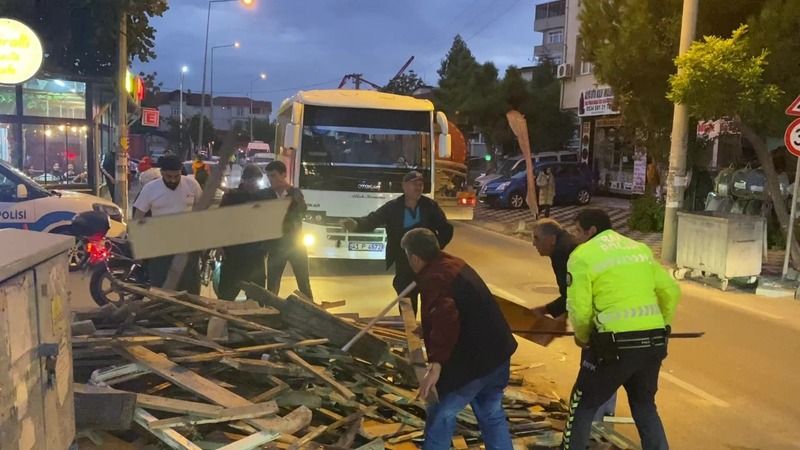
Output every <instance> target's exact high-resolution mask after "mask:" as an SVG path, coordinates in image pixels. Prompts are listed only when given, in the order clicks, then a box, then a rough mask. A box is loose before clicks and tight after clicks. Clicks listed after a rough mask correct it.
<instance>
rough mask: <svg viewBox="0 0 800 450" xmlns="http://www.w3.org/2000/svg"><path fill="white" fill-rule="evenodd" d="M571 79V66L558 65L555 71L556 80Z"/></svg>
mask: <svg viewBox="0 0 800 450" xmlns="http://www.w3.org/2000/svg"><path fill="white" fill-rule="evenodd" d="M571 77H572V64H559V65H558V69H556V78H558V79H559V80H561V79H563V78H571Z"/></svg>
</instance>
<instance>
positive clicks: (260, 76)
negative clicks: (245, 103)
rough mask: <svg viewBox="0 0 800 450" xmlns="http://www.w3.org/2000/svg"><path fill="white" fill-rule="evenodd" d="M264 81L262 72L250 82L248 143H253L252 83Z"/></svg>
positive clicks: (265, 77)
mask: <svg viewBox="0 0 800 450" xmlns="http://www.w3.org/2000/svg"><path fill="white" fill-rule="evenodd" d="M266 79H267V74H265V73H264V72H261V73H260V74H259V75H258V78H254V79H252V80H250V95H249V97H250V142H253V83H255V82H256V81H258V80H266Z"/></svg>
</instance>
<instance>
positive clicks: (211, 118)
mask: <svg viewBox="0 0 800 450" xmlns="http://www.w3.org/2000/svg"><path fill="white" fill-rule="evenodd" d="M228 47H234V48H239V42H238V41H237V42H234V43H233V44H226V45H217V46H215V47H211V87H210V89H209V91H210V92H209V94H208V96H209V101H210V103H211V114H210V119H209V120H210V121H211V129H212V130H213V129H214V50H216V49H218V48H228ZM200 128H201V129H202V128H203V124H202V123H201V124H200ZM212 152H213V149H212V148H211V147H209V148H208V157H209V158H211V154H212Z"/></svg>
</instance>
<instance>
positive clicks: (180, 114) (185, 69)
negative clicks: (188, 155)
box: [178, 66, 189, 156]
mask: <svg viewBox="0 0 800 450" xmlns="http://www.w3.org/2000/svg"><path fill="white" fill-rule="evenodd" d="M188 71H189V67H188V66H182V67H181V86H180V89H181V93H180V102H179V104H178V111H179V112H178V118H179V122H178V129H179V130H180V137H179V142H178V149H180V153H181V156H183V76H184V75H186V72H188Z"/></svg>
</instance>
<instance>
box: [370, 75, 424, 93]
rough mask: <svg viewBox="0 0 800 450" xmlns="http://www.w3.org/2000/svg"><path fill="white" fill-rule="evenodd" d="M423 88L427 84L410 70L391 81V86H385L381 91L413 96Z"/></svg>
mask: <svg viewBox="0 0 800 450" xmlns="http://www.w3.org/2000/svg"><path fill="white" fill-rule="evenodd" d="M423 86H425V82H424V81H422V78H420V77H419V75H417V73H416V72H414V71H413V70H409V71H408V72H405V73H402V74H400V76H398V77H396V78H394V79H392V80H391V81H389V84H387V85H386V86H384V87H383V89H381V91H382V92H389V93H392V94H398V95H411V94H413V93H414V91H416V90H417V89H419V88H421V87H423Z"/></svg>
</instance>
